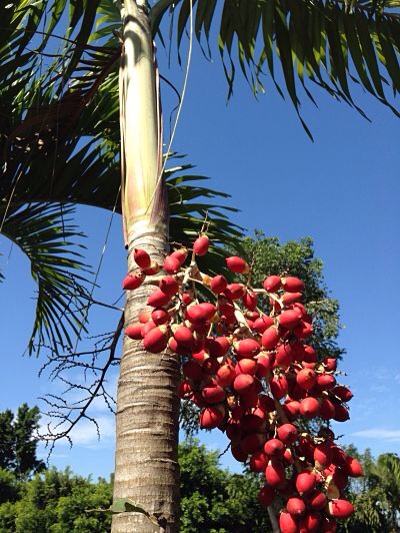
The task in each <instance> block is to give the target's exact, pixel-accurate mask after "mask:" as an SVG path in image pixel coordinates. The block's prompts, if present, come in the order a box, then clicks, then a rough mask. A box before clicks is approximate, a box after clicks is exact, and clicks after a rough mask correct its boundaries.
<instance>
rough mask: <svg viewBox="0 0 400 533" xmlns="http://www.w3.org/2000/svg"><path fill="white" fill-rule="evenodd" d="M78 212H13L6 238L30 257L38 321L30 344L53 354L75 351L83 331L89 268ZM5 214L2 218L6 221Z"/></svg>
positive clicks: (45, 207)
mask: <svg viewBox="0 0 400 533" xmlns="http://www.w3.org/2000/svg"><path fill="white" fill-rule="evenodd" d="M73 213H74V210H73V208H72V207H70V206H64V207H63V208H62V210H61V211H60V206H59V205H54V204H29V205H26V206H22V207H10V208H9V210H8V213H7V216H6V217H5V221H4V224H3V226H2V234H3V235H4V236H6V237H8V238H9V239H10V240H11V241H12V242H14V243H15V244H16V245H17V246H18V247H19V248H20V249H21V250H22V252H23V253H24V254H25V255H26V256H27V257H28V259H29V261H30V264H31V274H32V277H33V279H34V280H35V282H36V283H37V289H38V292H37V299H36V316H35V322H34V327H33V331H32V334H31V337H30V340H29V344H28V351H29V353H30V354H31V353H32V352H33V351H34V349H36V348H38V347H40V346H43V345H46V346H50V347H51V348H52V349H53V350H54V351H57V350H58V349H59V348H63V349H64V348H65V347H68V348H71V347H72V346H73V343H74V341H75V339H76V337H77V336H79V335H80V334H81V332H82V331H85V321H86V306H87V299H86V298H83V297H82V296H83V295H84V294H85V293H86V292H87V291H86V290H85V287H86V286H87V283H88V280H87V276H88V269H87V266H86V265H85V264H84V263H83V261H82V249H83V245H82V243H80V242H79V241H81V239H82V237H83V234H82V233H80V232H78V231H77V228H76V226H75V225H72V224H71V216H72V215H73ZM4 214H5V213H4V212H3V213H1V218H2V219H3V216H4Z"/></svg>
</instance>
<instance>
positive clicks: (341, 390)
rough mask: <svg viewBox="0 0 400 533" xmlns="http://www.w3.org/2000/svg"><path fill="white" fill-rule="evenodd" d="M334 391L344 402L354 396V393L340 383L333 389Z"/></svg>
mask: <svg viewBox="0 0 400 533" xmlns="http://www.w3.org/2000/svg"><path fill="white" fill-rule="evenodd" d="M332 393H333V394H334V395H335V396H337V397H338V398H339V399H340V400H342V402H349V401H350V400H351V399H352V398H353V393H352V392H351V390H350V389H348V388H347V387H343V386H342V385H338V386H337V387H335V388H334V389H332Z"/></svg>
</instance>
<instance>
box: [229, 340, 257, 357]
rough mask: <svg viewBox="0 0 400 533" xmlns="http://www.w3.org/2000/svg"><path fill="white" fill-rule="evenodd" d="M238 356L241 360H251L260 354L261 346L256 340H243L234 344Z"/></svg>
mask: <svg viewBox="0 0 400 533" xmlns="http://www.w3.org/2000/svg"><path fill="white" fill-rule="evenodd" d="M234 347H235V350H236V354H237V355H238V357H239V358H241V359H250V358H251V357H254V356H256V355H258V354H259V353H260V350H261V346H260V345H259V343H258V342H257V341H256V340H255V339H243V340H242V341H239V342H238V343H235V344H234Z"/></svg>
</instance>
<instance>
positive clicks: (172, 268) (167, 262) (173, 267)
mask: <svg viewBox="0 0 400 533" xmlns="http://www.w3.org/2000/svg"><path fill="white" fill-rule="evenodd" d="M180 268H181V263H180V261H179V259H178V258H177V257H173V256H172V255H167V257H166V258H165V259H164V270H165V272H168V274H176V273H177V272H178V271H179V270H180Z"/></svg>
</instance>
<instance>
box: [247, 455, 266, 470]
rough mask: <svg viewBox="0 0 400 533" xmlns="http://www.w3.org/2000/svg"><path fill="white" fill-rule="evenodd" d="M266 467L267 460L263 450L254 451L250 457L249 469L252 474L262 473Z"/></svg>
mask: <svg viewBox="0 0 400 533" xmlns="http://www.w3.org/2000/svg"><path fill="white" fill-rule="evenodd" d="M267 465H268V458H267V456H266V455H265V453H264V452H263V450H257V451H255V452H254V453H253V454H252V456H251V457H250V463H249V467H250V470H251V471H252V472H264V471H265V469H266V468H267Z"/></svg>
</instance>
